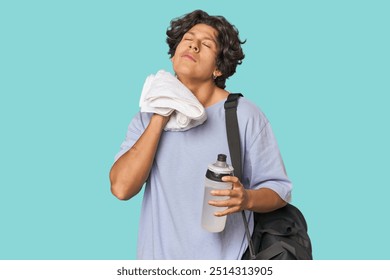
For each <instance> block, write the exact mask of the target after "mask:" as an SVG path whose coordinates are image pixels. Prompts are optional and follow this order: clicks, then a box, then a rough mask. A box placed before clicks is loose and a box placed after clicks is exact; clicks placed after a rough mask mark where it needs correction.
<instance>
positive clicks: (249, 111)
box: [237, 97, 268, 130]
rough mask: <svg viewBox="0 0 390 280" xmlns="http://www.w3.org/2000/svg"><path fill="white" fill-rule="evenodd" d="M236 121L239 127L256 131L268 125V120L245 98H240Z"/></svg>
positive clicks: (256, 106) (257, 107)
mask: <svg viewBox="0 0 390 280" xmlns="http://www.w3.org/2000/svg"><path fill="white" fill-rule="evenodd" d="M237 116H238V121H239V123H240V124H241V125H245V126H248V125H249V126H251V128H253V129H255V130H258V129H260V130H261V129H262V128H264V127H265V126H266V125H267V124H268V119H267V117H266V116H265V114H264V113H263V111H262V110H261V109H260V107H259V106H258V105H256V104H255V103H253V102H252V101H250V100H249V99H247V98H245V97H240V99H239V100H238V107H237Z"/></svg>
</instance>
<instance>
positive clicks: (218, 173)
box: [202, 154, 233, 232]
mask: <svg viewBox="0 0 390 280" xmlns="http://www.w3.org/2000/svg"><path fill="white" fill-rule="evenodd" d="M226 175H233V167H232V166H230V165H228V164H227V163H226V155H224V154H219V155H218V158H217V161H216V162H215V163H213V164H210V165H209V166H208V169H207V172H206V178H205V189H204V199H203V210H202V227H203V228H204V229H206V230H208V231H210V232H221V231H223V229H224V228H225V224H226V216H223V217H216V216H214V213H215V212H221V211H224V210H226V209H227V207H216V206H212V205H210V204H209V203H208V201H210V200H226V199H228V198H229V197H228V196H213V195H211V194H210V192H211V191H212V190H230V189H232V183H231V182H223V181H222V180H221V178H222V177H223V176H226Z"/></svg>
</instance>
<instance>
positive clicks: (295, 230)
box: [225, 93, 313, 260]
mask: <svg viewBox="0 0 390 280" xmlns="http://www.w3.org/2000/svg"><path fill="white" fill-rule="evenodd" d="M240 96H242V95H241V94H240V93H237V94H229V96H228V99H227V100H226V102H225V115H226V132H227V136H228V144H229V150H230V156H231V160H232V165H233V167H234V173H235V176H237V177H238V178H239V179H240V180H241V175H242V170H241V168H242V165H241V147H240V134H239V130H238V120H237V104H238V99H239V98H240ZM242 216H243V221H244V226H245V231H246V236H247V239H248V243H249V246H248V249H247V250H246V252H245V253H244V255H243V257H242V259H243V260H248V259H252V260H253V259H256V260H311V259H313V256H312V247H311V241H310V238H309V235H308V234H307V224H306V220H305V218H304V216H303V214H302V213H301V211H299V209H298V208H296V207H295V206H293V205H292V204H287V205H286V206H284V207H282V208H280V209H277V210H275V211H272V212H269V213H256V212H255V213H254V224H255V227H254V230H253V234H252V236H250V233H249V227H248V222H247V220H246V217H245V212H244V211H242Z"/></svg>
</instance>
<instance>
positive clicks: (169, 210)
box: [116, 98, 292, 259]
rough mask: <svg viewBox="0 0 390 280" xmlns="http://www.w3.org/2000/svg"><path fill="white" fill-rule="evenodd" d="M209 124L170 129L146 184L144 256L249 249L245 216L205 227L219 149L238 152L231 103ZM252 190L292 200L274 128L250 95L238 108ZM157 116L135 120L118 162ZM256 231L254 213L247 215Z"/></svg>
mask: <svg viewBox="0 0 390 280" xmlns="http://www.w3.org/2000/svg"><path fill="white" fill-rule="evenodd" d="M206 112H207V121H206V122H205V123H204V124H202V125H200V126H197V127H195V128H192V129H190V130H187V131H182V132H169V131H164V132H163V134H162V136H161V140H160V143H159V147H158V151H157V154H156V157H155V160H154V163H153V166H152V170H151V173H150V176H149V179H148V181H147V182H146V185H145V190H144V197H143V203H142V211H141V217H140V225H139V233H138V248H137V258H138V259H240V258H241V256H242V254H243V253H244V252H245V250H246V248H247V246H248V245H247V241H246V239H245V229H244V224H243V221H242V216H241V214H240V213H235V214H231V215H228V217H227V221H226V226H225V229H224V231H222V232H220V233H210V232H208V231H206V230H205V229H203V228H202V226H201V213H202V212H201V211H202V203H203V195H204V177H205V173H206V170H207V166H208V165H209V164H210V163H213V162H215V160H216V157H217V155H218V154H226V155H228V158H227V162H228V163H229V164H231V162H230V153H229V147H228V143H227V136H226V128H225V109H224V101H220V102H218V103H216V104H214V105H212V106H210V107H208V108H206ZM237 114H238V121H239V130H240V139H241V149H242V162H243V179H242V183H243V184H244V186H245V188H248V189H258V188H261V187H267V188H270V189H272V190H274V191H276V192H277V193H278V194H279V195H280V197H281V198H282V199H284V200H285V201H289V200H290V196H291V189H292V185H291V182H290V181H289V179H288V177H287V175H286V172H285V168H284V165H283V161H282V158H281V156H280V153H279V149H278V146H277V143H276V140H275V137H274V134H273V132H272V129H271V126H270V124H269V122H268V120H267V118H266V117H265V116H264V114H263V113H262V112H261V111H260V109H259V108H257V107H256V106H255V105H254V104H252V103H251V102H249V101H248V100H247V99H245V98H240V99H239V104H238V108H237ZM150 117H151V114H149V113H138V114H137V115H136V116H135V117H134V118H133V120H132V121H131V123H130V125H129V127H128V131H127V136H126V140H125V141H124V142H123V143H122V145H121V150H120V151H119V153H118V154H117V155H116V159H118V158H119V157H120V156H121V155H123V154H124V153H125V152H126V151H127V150H129V149H130V147H131V146H132V145H133V144H134V143H135V141H137V139H138V138H139V137H140V135H141V134H142V133H143V131H144V130H145V128H146V127H147V125H148V123H149V121H150ZM246 215H247V218H248V221H249V226H250V228H251V229H252V230H253V218H252V214H251V213H250V212H248V211H247V212H246Z"/></svg>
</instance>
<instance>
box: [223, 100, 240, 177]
mask: <svg viewBox="0 0 390 280" xmlns="http://www.w3.org/2000/svg"><path fill="white" fill-rule="evenodd" d="M240 96H243V95H242V94H241V93H231V94H229V96H228V98H227V100H226V101H225V105H224V106H225V121H226V133H227V139H228V144H229V151H230V157H231V161H232V165H233V167H234V175H235V176H236V177H237V178H238V179H240V180H241V177H242V171H241V169H242V164H241V144H240V132H239V130H238V119H237V105H238V99H239V98H240Z"/></svg>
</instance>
